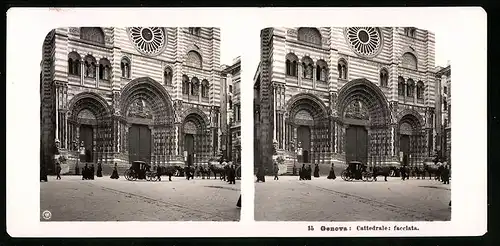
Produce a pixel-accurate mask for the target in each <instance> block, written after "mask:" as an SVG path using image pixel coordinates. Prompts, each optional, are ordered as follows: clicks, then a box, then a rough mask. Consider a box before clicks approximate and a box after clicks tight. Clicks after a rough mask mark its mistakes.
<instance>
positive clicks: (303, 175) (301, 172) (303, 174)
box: [299, 164, 307, 180]
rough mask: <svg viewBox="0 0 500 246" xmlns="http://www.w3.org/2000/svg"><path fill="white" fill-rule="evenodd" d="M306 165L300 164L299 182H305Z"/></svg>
mask: <svg viewBox="0 0 500 246" xmlns="http://www.w3.org/2000/svg"><path fill="white" fill-rule="evenodd" d="M306 171H307V170H306V164H302V168H300V171H299V180H305V179H306V176H307V175H306Z"/></svg>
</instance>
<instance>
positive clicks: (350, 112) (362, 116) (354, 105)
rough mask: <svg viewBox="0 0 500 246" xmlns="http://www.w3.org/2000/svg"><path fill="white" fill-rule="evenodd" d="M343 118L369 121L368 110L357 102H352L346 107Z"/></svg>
mask: <svg viewBox="0 0 500 246" xmlns="http://www.w3.org/2000/svg"><path fill="white" fill-rule="evenodd" d="M344 117H345V118H351V119H358V120H369V116H368V110H367V108H366V107H365V106H364V105H363V103H362V102H361V101H359V100H354V101H352V102H351V103H349V105H347V107H346V109H345V113H344Z"/></svg>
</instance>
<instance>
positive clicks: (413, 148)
mask: <svg viewBox="0 0 500 246" xmlns="http://www.w3.org/2000/svg"><path fill="white" fill-rule="evenodd" d="M399 116H400V117H399V122H398V131H397V134H398V135H399V137H398V140H399V156H400V158H401V161H402V162H403V164H404V165H409V166H415V165H417V164H419V163H422V158H423V157H424V153H425V149H426V147H425V146H426V143H425V130H424V129H423V125H424V120H423V118H422V117H421V116H420V115H419V114H418V113H417V112H415V111H414V110H404V111H402V112H401V113H400V115H399Z"/></svg>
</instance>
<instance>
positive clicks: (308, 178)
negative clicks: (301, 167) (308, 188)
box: [307, 165, 312, 180]
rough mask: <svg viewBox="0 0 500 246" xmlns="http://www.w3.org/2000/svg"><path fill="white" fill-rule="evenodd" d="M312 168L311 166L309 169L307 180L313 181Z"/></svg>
mask: <svg viewBox="0 0 500 246" xmlns="http://www.w3.org/2000/svg"><path fill="white" fill-rule="evenodd" d="M311 174H312V168H311V165H309V166H308V167H307V180H311Z"/></svg>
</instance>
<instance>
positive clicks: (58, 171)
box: [56, 163, 61, 179]
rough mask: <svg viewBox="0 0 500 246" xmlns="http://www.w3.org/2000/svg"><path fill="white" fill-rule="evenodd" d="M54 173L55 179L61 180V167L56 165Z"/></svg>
mask: <svg viewBox="0 0 500 246" xmlns="http://www.w3.org/2000/svg"><path fill="white" fill-rule="evenodd" d="M56 172H57V177H56V179H61V165H60V164H59V163H57V164H56Z"/></svg>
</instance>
